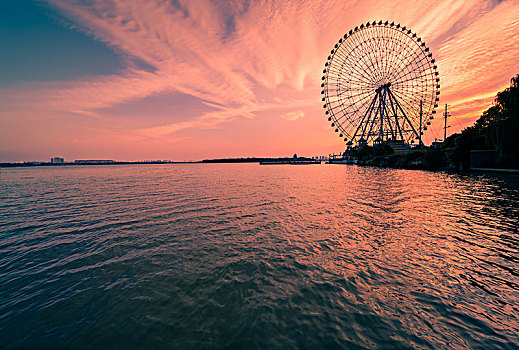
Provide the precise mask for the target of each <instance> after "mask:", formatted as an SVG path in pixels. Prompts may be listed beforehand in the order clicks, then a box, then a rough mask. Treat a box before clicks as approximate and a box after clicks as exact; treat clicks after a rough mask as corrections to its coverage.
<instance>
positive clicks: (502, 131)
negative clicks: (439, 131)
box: [442, 74, 519, 169]
mask: <svg viewBox="0 0 519 350" xmlns="http://www.w3.org/2000/svg"><path fill="white" fill-rule="evenodd" d="M510 83H511V84H510V87H509V88H506V89H505V90H503V91H500V92H498V93H497V96H496V98H495V105H494V106H492V107H490V108H489V109H487V110H486V111H485V112H483V114H482V115H481V117H480V118H479V119H478V120H477V121H476V122H475V124H474V125H473V126H471V127H468V128H466V129H465V130H463V131H462V132H461V133H459V134H454V135H451V136H450V137H448V138H447V140H445V142H444V144H443V145H442V148H443V149H445V150H446V152H447V153H448V154H449V156H450V159H451V160H452V162H453V163H454V164H456V165H458V166H459V165H461V166H462V167H463V168H464V169H468V168H469V167H470V164H469V163H470V151H471V150H483V149H489V150H495V151H496V166H498V167H503V168H516V169H517V168H519V74H518V75H516V76H515V77H513V78H512V79H511V81H510Z"/></svg>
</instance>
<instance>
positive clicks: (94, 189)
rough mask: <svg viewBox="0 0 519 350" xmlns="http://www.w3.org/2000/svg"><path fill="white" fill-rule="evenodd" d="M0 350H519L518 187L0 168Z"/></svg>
mask: <svg viewBox="0 0 519 350" xmlns="http://www.w3.org/2000/svg"><path fill="white" fill-rule="evenodd" d="M0 204H1V205H0V286H1V287H0V348H8V349H10V348H36V349H38V348H57V349H61V348H63V349H76V348H95V349H107V348H111V349H112V348H121V349H126V348H150V349H152V348H153V349H159V348H182V349H200V348H209V349H220V348H243V349H250V348H265V349H271V348H283V349H290V348H293V349H317V348H329V349H332V348H345V349H350V348H351V349H357V348H366V349H372V348H384V349H385V348H420V349H422V348H423V349H428V348H435V349H436V348H440V349H441V348H445V349H451V348H474V349H478V348H479V349H490V348H503V349H517V348H519V319H518V317H519V176H517V175H516V176H514V175H449V174H444V173H430V172H422V171H409V170H394V169H377V168H369V167H357V166H344V165H308V166H293V165H292V166H291V165H272V166H260V165H258V164H178V165H128V166H127V165H120V166H75V167H72V166H71V167H40V168H18V169H0Z"/></svg>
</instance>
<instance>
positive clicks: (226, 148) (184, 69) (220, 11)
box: [0, 0, 519, 161]
mask: <svg viewBox="0 0 519 350" xmlns="http://www.w3.org/2000/svg"><path fill="white" fill-rule="evenodd" d="M176 3H178V5H174V4H173V3H171V2H169V1H162V0H153V1H151V0H134V1H132V2H127V1H123V0H81V1H80V0H67V1H65V0H48V1H46V2H45V3H44V4H45V5H46V6H48V7H49V8H50V9H53V10H54V11H57V12H58V13H59V14H60V15H61V16H63V18H65V20H66V24H64V26H65V27H66V28H68V29H69V30H71V31H80V32H81V33H84V34H85V35H88V36H89V37H91V38H93V40H96V41H99V42H102V43H104V44H105V45H106V46H107V47H109V48H111V49H112V50H113V51H114V52H115V53H116V54H117V55H119V56H120V57H121V59H122V61H123V62H124V63H125V66H124V68H123V69H120V70H115V71H113V73H111V74H104V75H92V76H84V77H80V78H77V77H76V78H73V79H68V80H59V81H43V82H41V81H39V82H23V83H3V84H2V85H1V87H0V89H1V95H0V100H1V105H2V108H1V109H0V130H2V135H1V136H2V137H1V141H0V158H5V159H0V160H9V161H12V160H15V159H12V158H13V157H14V154H23V155H24V157H25V158H29V157H30V158H32V159H40V160H46V159H48V157H51V156H64V157H65V158H66V159H67V160H72V159H78V158H110V159H120V160H131V159H174V160H189V159H203V158H208V157H228V156H230V157H237V156H282V155H291V154H293V153H296V152H297V153H298V154H301V155H308V156H313V155H322V154H328V153H331V152H339V151H341V150H342V149H343V148H344V143H343V142H342V141H341V140H340V139H339V138H338V137H337V135H336V134H335V133H334V132H333V131H332V130H331V128H329V125H328V123H327V122H326V118H325V116H324V111H323V109H322V105H321V101H320V98H321V96H320V93H319V92H320V77H321V74H322V67H323V64H324V62H325V59H326V57H327V54H328V52H329V50H330V49H331V47H333V45H334V44H335V42H336V41H337V40H338V38H339V37H341V36H342V34H344V33H345V32H346V31H348V30H349V29H351V28H353V27H355V26H356V25H358V24H360V23H365V22H366V21H371V20H378V19H389V20H391V21H395V22H397V23H402V24H403V25H406V26H407V27H409V28H411V29H412V30H413V31H415V32H417V33H418V35H420V36H421V37H422V38H423V39H424V41H425V42H426V43H427V45H428V46H429V47H430V48H431V52H432V53H433V55H434V57H435V58H436V60H437V62H438V69H439V72H440V78H441V95H440V108H439V109H438V111H437V113H438V117H439V116H440V114H441V112H442V111H443V109H442V106H443V105H444V104H445V103H448V104H450V105H451V113H452V114H453V115H454V116H455V117H456V121H452V122H451V123H450V124H451V126H452V127H451V129H449V133H452V132H456V131H460V130H461V129H462V128H464V127H466V126H468V125H470V124H471V123H473V121H474V120H475V119H477V118H478V117H479V115H480V114H481V112H482V111H483V110H485V109H486V108H488V107H489V106H490V104H491V103H492V100H493V98H494V96H495V94H496V93H497V91H499V90H502V89H504V88H505V87H507V86H508V85H509V80H510V78H511V77H512V76H514V75H515V74H517V73H519V61H518V60H517V56H516V54H517V52H519V1H517V0H508V1H502V2H500V1H488V0H487V1H483V0H481V1H436V2H423V1H418V0H405V1H404V0H396V1H391V2H390V3H387V4H383V5H381V4H380V2H378V1H372V0H367V1H362V2H357V1H341V0H336V1H309V2H303V1H277V2H267V1H254V2H250V3H248V2H247V5H246V3H245V2H240V1H227V2H221V1H208V0H199V1H188V0H181V1H177V2H176ZM42 69H43V67H42ZM441 128H442V120H441V118H436V120H435V121H434V122H433V125H432V127H431V129H430V132H428V133H426V135H425V142H426V143H430V142H431V141H433V140H434V139H435V137H439V138H441V137H442V135H443V132H442V130H441ZM8 158H9V159H8Z"/></svg>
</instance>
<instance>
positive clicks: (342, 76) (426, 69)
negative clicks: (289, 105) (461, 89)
mask: <svg viewBox="0 0 519 350" xmlns="http://www.w3.org/2000/svg"><path fill="white" fill-rule="evenodd" d="M323 73H324V75H323V77H322V83H321V88H322V91H321V94H322V95H323V97H322V101H323V102H324V105H323V107H324V109H325V110H326V112H325V113H326V116H327V118H328V121H329V122H331V126H332V128H333V129H334V130H335V132H336V133H337V134H338V135H339V137H341V138H343V139H344V141H345V142H346V146H347V149H348V148H351V147H355V146H362V145H368V144H377V143H381V142H385V141H393V142H402V143H405V144H413V143H414V142H415V141H418V144H420V145H421V144H422V142H421V136H422V134H423V131H422V130H427V126H428V125H430V124H431V120H432V119H433V118H434V114H435V113H436V111H435V108H436V107H438V101H439V95H440V78H439V73H438V71H437V66H436V61H435V60H434V58H433V56H432V53H431V52H430V50H429V48H428V47H427V46H426V45H425V42H424V41H423V40H422V39H421V38H420V37H418V36H417V34H416V33H413V32H412V31H411V30H410V29H408V28H407V27H406V26H401V25H400V24H395V23H394V22H391V23H389V21H385V22H382V21H379V22H376V21H374V22H368V23H366V24H361V25H360V26H357V27H355V28H354V29H352V30H350V31H349V32H348V33H346V34H344V36H343V37H341V38H340V39H339V41H338V43H336V44H335V46H334V47H333V49H332V50H331V52H330V55H329V56H328V59H327V60H326V63H325V67H324V70H323Z"/></svg>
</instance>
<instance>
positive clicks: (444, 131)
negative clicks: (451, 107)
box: [443, 104, 449, 141]
mask: <svg viewBox="0 0 519 350" xmlns="http://www.w3.org/2000/svg"><path fill="white" fill-rule="evenodd" d="M447 106H448V105H447V104H445V113H444V114H443V115H444V116H445V127H444V128H443V141H445V140H447V128H448V126H447V117H449V112H448V111H447Z"/></svg>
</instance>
